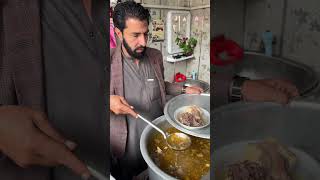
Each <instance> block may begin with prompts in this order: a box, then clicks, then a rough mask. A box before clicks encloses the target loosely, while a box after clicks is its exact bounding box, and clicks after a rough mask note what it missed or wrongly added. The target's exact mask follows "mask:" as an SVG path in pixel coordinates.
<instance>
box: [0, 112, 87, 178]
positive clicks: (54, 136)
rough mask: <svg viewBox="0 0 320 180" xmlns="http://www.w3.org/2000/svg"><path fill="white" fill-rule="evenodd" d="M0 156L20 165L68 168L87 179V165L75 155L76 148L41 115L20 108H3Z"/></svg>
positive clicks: (0, 118) (0, 113)
mask: <svg viewBox="0 0 320 180" xmlns="http://www.w3.org/2000/svg"><path fill="white" fill-rule="evenodd" d="M0 134H1V136H0V152H2V153H3V154H5V155H6V156H8V157H9V158H10V159H11V160H13V161H14V162H15V163H16V164H17V165H19V166H21V167H28V166H32V165H42V166H58V165H65V166H67V167H69V168H70V169H72V170H73V171H74V172H75V173H76V174H78V175H79V176H82V177H83V178H84V179H88V178H89V177H90V172H89V170H88V169H87V167H86V165H85V164H84V163H83V162H81V161H80V160H79V159H78V158H77V157H76V156H75V155H74V154H73V153H72V151H73V150H74V149H75V148H76V144H75V143H73V142H71V141H69V140H67V139H65V138H64V137H63V136H62V135H60V134H59V133H58V132H57V131H56V130H55V129H53V128H52V126H51V125H50V124H49V121H48V119H47V117H46V115H45V114H44V113H42V112H40V111H36V110H33V109H31V108H27V107H20V106H1V107H0Z"/></svg>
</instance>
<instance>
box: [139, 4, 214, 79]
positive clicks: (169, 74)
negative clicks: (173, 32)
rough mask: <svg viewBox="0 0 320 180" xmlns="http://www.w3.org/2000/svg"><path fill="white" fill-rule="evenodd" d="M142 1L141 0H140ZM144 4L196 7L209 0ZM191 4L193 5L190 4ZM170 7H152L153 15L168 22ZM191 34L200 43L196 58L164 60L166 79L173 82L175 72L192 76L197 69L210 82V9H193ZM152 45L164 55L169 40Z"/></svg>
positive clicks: (200, 76) (201, 77)
mask: <svg viewBox="0 0 320 180" xmlns="http://www.w3.org/2000/svg"><path fill="white" fill-rule="evenodd" d="M140 2H141V0H140ZM143 3H144V4H153V5H165V6H180V7H195V6H202V5H208V4H209V3H210V1H209V0H192V1H190V0H176V1H169V0H143ZM190 5H191V6H190ZM168 11H169V10H168V9H150V12H151V17H152V18H155V19H159V18H161V19H163V20H164V22H165V23H166V15H167V12H168ZM190 12H191V19H192V23H191V35H192V36H194V37H196V39H197V40H198V44H197V46H196V49H195V52H194V55H195V58H194V59H190V60H186V61H181V62H176V63H170V62H167V61H165V60H164V67H165V80H167V81H170V82H172V81H173V80H174V74H175V73H177V72H181V73H183V74H185V75H187V76H188V77H190V76H191V72H192V71H195V72H197V74H198V78H199V79H200V80H203V81H206V82H208V83H210V52H209V40H210V9H209V8H205V9H199V10H191V11H190ZM149 46H150V47H154V48H157V49H159V50H161V52H162V54H163V57H164V58H165V57H166V56H167V49H166V48H167V47H166V46H167V42H166V40H164V41H162V42H149Z"/></svg>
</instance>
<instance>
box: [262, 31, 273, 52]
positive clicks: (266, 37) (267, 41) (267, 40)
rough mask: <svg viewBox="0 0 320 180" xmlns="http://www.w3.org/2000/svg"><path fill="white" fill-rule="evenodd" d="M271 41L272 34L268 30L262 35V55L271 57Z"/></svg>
mask: <svg viewBox="0 0 320 180" xmlns="http://www.w3.org/2000/svg"><path fill="white" fill-rule="evenodd" d="M272 40H273V34H272V32H270V31H269V30H267V31H266V32H264V33H262V41H263V44H264V53H265V55H267V56H272Z"/></svg>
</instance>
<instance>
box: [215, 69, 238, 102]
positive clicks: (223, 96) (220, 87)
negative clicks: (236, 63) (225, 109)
mask: <svg viewBox="0 0 320 180" xmlns="http://www.w3.org/2000/svg"><path fill="white" fill-rule="evenodd" d="M214 69H215V71H216V73H215V74H214V75H213V85H212V87H213V92H212V93H213V94H212V95H213V102H212V104H213V107H214V108H217V107H219V106H222V105H226V104H228V102H229V97H230V86H231V84H232V81H233V77H234V67H233V66H230V65H229V66H223V67H214Z"/></svg>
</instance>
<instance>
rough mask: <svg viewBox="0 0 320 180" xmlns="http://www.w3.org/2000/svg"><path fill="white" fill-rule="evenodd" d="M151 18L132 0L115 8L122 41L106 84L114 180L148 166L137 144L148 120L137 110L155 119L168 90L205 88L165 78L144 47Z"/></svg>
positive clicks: (155, 55) (156, 55)
mask: <svg viewBox="0 0 320 180" xmlns="http://www.w3.org/2000/svg"><path fill="white" fill-rule="evenodd" d="M149 18H150V15H149V12H148V10H147V9H145V8H144V7H142V6H141V5H140V4H138V3H135V2H132V1H129V2H123V3H119V4H118V5H117V6H116V7H115V8H114V13H113V22H114V25H115V32H116V35H117V37H118V38H119V39H120V41H121V44H119V45H118V47H117V49H116V50H115V52H114V54H113V56H112V62H111V83H110V110H111V111H112V113H111V115H110V130H111V134H110V135H111V139H110V143H111V151H112V158H113V162H114V163H115V164H117V165H118V166H117V167H115V166H114V169H111V172H112V173H113V175H114V176H115V177H116V179H118V178H119V179H132V177H133V176H136V175H137V174H139V173H140V172H141V171H143V170H145V169H146V164H145V162H144V160H143V158H142V155H141V153H140V148H139V142H140V136H141V133H142V130H143V129H144V127H145V126H146V123H145V122H143V121H142V120H139V119H136V117H137V113H139V114H141V115H143V116H144V117H146V118H147V119H149V120H154V119H155V118H157V117H159V116H161V115H163V107H164V105H165V103H166V94H170V95H178V94H181V93H182V92H183V91H184V92H185V93H197V94H199V93H201V92H202V91H203V90H202V89H201V88H198V87H187V88H183V87H181V85H177V84H173V83H169V82H165V81H164V74H163V72H164V69H163V60H162V54H161V52H160V51H159V50H156V49H152V48H148V47H146V43H147V39H148V25H149ZM115 170H117V171H118V172H117V173H116V172H115Z"/></svg>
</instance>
